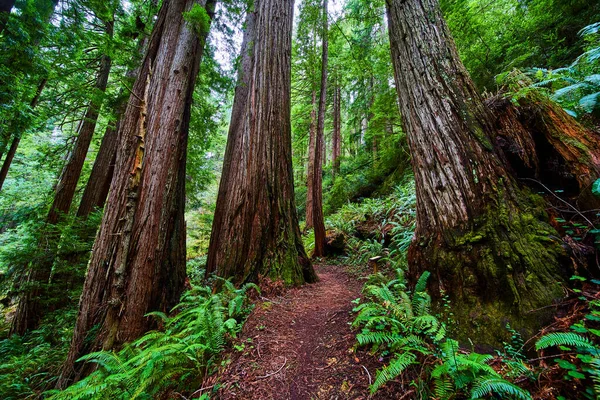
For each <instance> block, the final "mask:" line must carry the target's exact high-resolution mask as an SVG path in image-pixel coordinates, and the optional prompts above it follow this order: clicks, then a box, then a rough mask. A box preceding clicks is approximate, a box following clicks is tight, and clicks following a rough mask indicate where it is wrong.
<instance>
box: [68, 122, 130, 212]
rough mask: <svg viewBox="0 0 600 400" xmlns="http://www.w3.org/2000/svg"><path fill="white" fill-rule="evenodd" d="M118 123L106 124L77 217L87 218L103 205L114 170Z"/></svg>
mask: <svg viewBox="0 0 600 400" xmlns="http://www.w3.org/2000/svg"><path fill="white" fill-rule="evenodd" d="M119 124H120V121H117V122H116V123H115V125H109V126H107V127H106V130H105V131H104V136H103V137H102V142H101V143H100V149H99V150H98V154H97V155H96V160H95V161H94V166H93V167H92V172H91V174H90V179H89V180H88V181H87V184H86V186H85V189H84V191H83V195H82V197H81V202H80V203H79V208H78V209H77V216H78V217H82V218H87V216H88V215H90V213H92V211H94V210H97V209H98V210H101V209H102V208H103V207H104V202H105V201H106V197H107V196H108V189H109V188H110V182H111V181H112V177H113V174H114V170H115V159H116V156H117V145H118V141H117V138H118V136H117V132H118V129H119Z"/></svg>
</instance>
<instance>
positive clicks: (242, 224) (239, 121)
mask: <svg viewBox="0 0 600 400" xmlns="http://www.w3.org/2000/svg"><path fill="white" fill-rule="evenodd" d="M293 6H294V1H293V0H257V1H255V2H254V7H253V10H252V11H250V12H249V13H248V16H247V20H246V31H245V33H244V41H243V44H242V63H241V67H240V81H239V83H238V86H237V88H236V92H235V98H234V104H233V110H232V116H231V125H230V128H229V138H228V141H227V148H226V151H225V160H224V164H223V174H222V177H221V184H220V187H219V194H218V197H217V206H216V211H215V218H214V222H213V228H212V235H211V241H210V246H209V252H208V262H207V274H211V273H214V272H216V273H217V274H218V275H219V276H221V277H224V278H232V280H233V282H234V283H236V284H241V283H244V282H248V281H258V280H259V278H260V277H261V276H268V277H270V278H272V279H282V280H284V281H285V282H286V283H287V284H291V285H292V284H293V285H299V284H302V283H304V282H314V281H315V280H316V279H317V277H316V275H315V273H314V271H313V268H312V265H311V263H310V261H309V259H308V257H307V256H306V252H305V250H304V247H303V244H302V240H301V237H300V229H299V227H298V216H297V212H296V207H295V204H294V185H293V172H292V149H291V123H290V89H291V36H292V12H293Z"/></svg>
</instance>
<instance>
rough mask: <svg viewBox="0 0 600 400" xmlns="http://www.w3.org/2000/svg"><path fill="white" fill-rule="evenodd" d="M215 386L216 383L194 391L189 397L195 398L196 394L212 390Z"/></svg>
mask: <svg viewBox="0 0 600 400" xmlns="http://www.w3.org/2000/svg"><path fill="white" fill-rule="evenodd" d="M215 386H217V384H216V383H215V384H214V385H212V386H206V387H203V388H200V389H198V390H196V391H195V392H194V393H192V394H191V395H190V397H194V396H195V395H197V394H198V393H202V392H204V391H205V390H208V389H212V388H214V387H215ZM180 396H181V395H180ZM181 397H183V396H181ZM183 398H184V399H185V397H183Z"/></svg>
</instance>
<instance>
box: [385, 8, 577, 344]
mask: <svg viewBox="0 0 600 400" xmlns="http://www.w3.org/2000/svg"><path fill="white" fill-rule="evenodd" d="M386 4H387V14H388V25H389V34H390V44H391V51H392V62H393V65H394V75H395V79H396V89H397V92H398V96H399V98H400V106H401V111H402V117H403V124H404V130H405V132H406V133H407V136H408V141H409V147H410V151H411V157H412V163H413V170H414V174H415V184H416V191H417V228H416V231H415V238H414V240H413V242H412V244H411V246H410V248H409V255H408V257H409V264H410V267H409V277H410V278H411V279H412V280H413V281H414V280H415V279H416V278H417V277H418V276H419V275H420V274H421V273H422V272H423V271H424V270H428V271H430V272H431V273H432V275H433V277H432V279H431V280H430V284H431V289H432V295H433V296H439V289H445V290H446V292H447V293H448V294H449V295H450V298H451V300H452V302H453V311H454V312H455V315H456V321H457V334H458V336H459V338H460V339H466V338H467V337H470V338H472V339H473V340H474V341H475V342H476V343H479V344H497V343H498V342H499V341H500V340H501V337H502V335H503V334H504V332H503V330H504V324H505V322H507V321H510V323H511V325H512V326H513V327H517V328H518V329H523V333H524V334H525V335H530V334H532V333H533V332H535V331H537V329H538V328H539V327H540V326H541V325H542V324H544V323H545V322H547V321H548V319H549V318H550V316H551V313H550V312H549V311H548V308H547V307H546V306H548V305H550V304H552V302H553V301H555V300H557V299H560V298H561V297H562V295H563V292H562V288H561V283H562V282H563V281H564V280H565V279H566V278H568V277H569V276H570V272H569V271H568V267H569V266H570V261H569V260H568V257H566V254H565V251H564V250H563V248H562V247H561V243H560V241H558V240H555V239H554V238H555V235H556V232H555V231H554V230H553V229H552V228H551V227H550V226H549V225H548V224H547V223H546V221H547V216H546V215H545V214H544V212H543V209H541V208H540V207H539V206H538V205H537V204H536V203H535V202H534V201H533V200H532V198H531V196H530V194H529V192H528V190H526V189H524V188H522V187H520V186H519V184H518V183H517V182H516V181H515V180H514V179H512V178H511V177H510V175H509V174H508V173H507V170H506V169H505V167H504V165H503V164H502V162H501V161H500V157H499V155H498V154H497V153H496V152H495V151H494V147H493V146H492V142H491V140H490V137H492V136H494V132H495V128H494V119H493V117H492V115H491V113H490V111H489V110H488V109H487V107H485V106H484V104H483V102H482V100H481V98H480V96H479V94H478V93H477V91H476V90H475V87H474V85H473V82H472V81H471V79H470V77H469V75H468V73H467V71H466V70H465V68H464V66H463V64H462V63H461V62H460V59H459V57H458V53H457V51H456V48H455V45H454V42H453V40H452V38H451V36H450V33H449V31H448V27H447V25H446V23H445V21H444V20H443V17H442V15H441V12H440V9H439V4H438V2H437V0H404V1H403V0H387V1H386ZM531 310H538V311H537V312H530V311H531ZM499 320H502V321H503V322H502V323H497V321H499Z"/></svg>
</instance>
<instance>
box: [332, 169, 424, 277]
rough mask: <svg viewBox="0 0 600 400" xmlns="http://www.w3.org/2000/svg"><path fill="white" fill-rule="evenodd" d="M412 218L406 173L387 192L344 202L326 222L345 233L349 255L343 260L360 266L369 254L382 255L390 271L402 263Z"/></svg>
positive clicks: (413, 208)
mask: <svg viewBox="0 0 600 400" xmlns="http://www.w3.org/2000/svg"><path fill="white" fill-rule="evenodd" d="M415 218H416V195H415V186H414V180H413V179H412V177H405V178H404V181H403V182H402V183H400V184H399V185H397V186H395V187H394V190H393V192H392V193H391V194H390V195H389V196H387V197H382V198H369V199H364V200H363V201H362V202H360V203H349V204H346V205H344V206H342V207H341V208H340V209H339V210H338V211H337V212H336V213H335V214H333V215H331V216H329V217H328V218H327V221H326V225H327V227H328V228H330V229H333V230H336V231H339V232H342V233H343V234H344V236H345V237H346V247H347V251H346V252H347V254H348V257H347V259H346V260H344V263H346V264H348V265H351V266H352V267H353V268H354V269H355V270H360V268H364V267H365V266H366V265H367V262H368V260H369V258H371V257H375V256H383V257H384V259H383V260H382V261H381V262H380V263H381V264H382V265H388V264H389V267H390V268H389V270H390V271H393V270H394V269H395V268H397V267H399V266H401V265H405V254H406V250H407V249H408V246H409V244H410V241H411V239H412V236H413V232H414V228H415Z"/></svg>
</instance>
